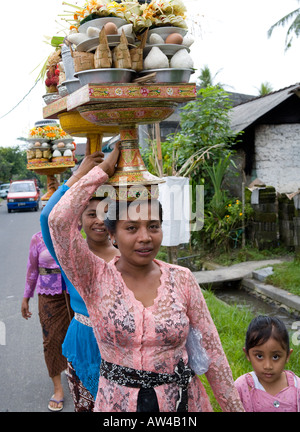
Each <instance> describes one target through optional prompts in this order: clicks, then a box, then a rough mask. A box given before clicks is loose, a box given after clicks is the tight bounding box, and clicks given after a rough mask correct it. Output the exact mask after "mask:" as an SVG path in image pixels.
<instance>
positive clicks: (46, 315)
mask: <svg viewBox="0 0 300 432" xmlns="http://www.w3.org/2000/svg"><path fill="white" fill-rule="evenodd" d="M35 291H36V292H37V294H38V309H39V318H40V323H41V326H42V332H43V348H44V357H45V362H46V366H47V369H48V373H49V376H50V378H51V379H52V382H53V387H54V393H53V396H52V397H51V398H50V401H49V403H48V409H49V410H50V411H61V410H62V409H63V404H64V391H63V387H62V383H61V373H62V372H63V371H64V370H65V369H66V368H67V360H66V358H65V357H64V356H63V355H62V349H61V345H62V343H63V340H64V338H65V335H66V332H67V329H68V327H69V324H70V321H71V318H72V316H73V313H72V311H71V308H70V299H69V295H68V294H67V293H66V290H65V285H64V281H63V278H62V276H61V272H60V269H59V267H58V265H57V264H56V262H55V261H54V259H53V258H52V256H51V255H50V253H49V251H48V249H47V247H46V245H45V243H44V241H43V236H42V233H41V232H37V233H36V234H34V235H33V236H32V239H31V242H30V247H29V257H28V262H27V274H26V284H25V290H24V296H23V301H22V306H21V313H22V316H23V318H25V319H26V320H27V319H28V318H30V317H31V315H32V313H31V312H30V310H29V300H30V298H32V297H33V295H34V292H35Z"/></svg>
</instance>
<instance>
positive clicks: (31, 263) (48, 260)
mask: <svg viewBox="0 0 300 432" xmlns="http://www.w3.org/2000/svg"><path fill="white" fill-rule="evenodd" d="M39 267H42V268H47V269H58V270H59V266H58V265H57V264H56V262H55V261H54V259H53V258H52V256H51V255H50V252H49V251H48V249H47V247H46V245H45V243H44V240H43V236H42V233H41V232H38V233H36V234H34V235H33V236H32V238H31V242H30V246H29V256H28V261H27V274H26V283H25V290H24V297H26V298H30V297H33V295H34V291H35V290H36V292H37V294H47V295H55V294H61V293H62V277H61V274H60V273H58V274H47V275H41V274H39Z"/></svg>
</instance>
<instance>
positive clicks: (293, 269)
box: [265, 260, 300, 296]
mask: <svg viewBox="0 0 300 432" xmlns="http://www.w3.org/2000/svg"><path fill="white" fill-rule="evenodd" d="M265 282H266V283H267V284H271V285H274V286H276V287H277V288H281V289H284V290H286V291H289V292H290V293H292V294H296V295H298V296H300V262H299V260H294V261H290V262H284V263H282V264H276V265H274V266H273V274H272V275H270V276H268V277H267V279H266V281H265Z"/></svg>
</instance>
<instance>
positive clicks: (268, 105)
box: [230, 83, 300, 132]
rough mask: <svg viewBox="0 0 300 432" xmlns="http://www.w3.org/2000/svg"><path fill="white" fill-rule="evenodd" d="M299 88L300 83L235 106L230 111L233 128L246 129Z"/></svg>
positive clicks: (236, 130) (235, 129)
mask: <svg viewBox="0 0 300 432" xmlns="http://www.w3.org/2000/svg"><path fill="white" fill-rule="evenodd" d="M297 90H298V91H299V90H300V83H297V84H294V85H291V86H289V87H286V88H284V89H281V90H278V91H275V92H272V93H269V94H267V95H265V96H259V97H256V98H254V99H251V100H250V101H248V102H245V103H242V104H240V105H237V106H235V107H234V108H232V111H231V113H230V117H231V128H232V129H233V130H234V131H235V132H240V131H242V130H245V129H246V128H247V127H248V126H250V125H251V124H252V123H254V122H255V121H256V120H258V119H259V118H260V117H262V116H263V115H264V114H266V113H267V112H269V111H271V110H272V109H273V108H275V107H276V106H277V105H279V104H281V103H282V102H284V101H285V100H286V99H288V98H289V97H291V95H292V94H293V93H295V92H296V91H297Z"/></svg>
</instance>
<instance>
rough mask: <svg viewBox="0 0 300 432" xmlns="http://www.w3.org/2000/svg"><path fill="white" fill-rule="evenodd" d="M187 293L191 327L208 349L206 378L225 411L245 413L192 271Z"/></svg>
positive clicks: (217, 335) (216, 332)
mask: <svg viewBox="0 0 300 432" xmlns="http://www.w3.org/2000/svg"><path fill="white" fill-rule="evenodd" d="M186 293H189V296H188V298H189V300H188V312H187V313H188V317H189V319H190V325H191V327H193V328H195V329H198V330H199V331H200V332H201V335H202V346H203V347H204V348H205V349H206V352H207V354H208V356H209V359H210V365H209V369H208V371H207V372H206V374H205V375H206V377H207V380H208V382H209V384H210V386H211V388H212V390H213V393H214V395H215V398H216V400H217V401H218V403H219V405H220V407H221V408H222V410H223V411H226V412H243V411H244V408H243V404H242V402H241V400H240V397H239V394H238V392H237V389H236V388H235V386H234V381H233V377H232V372H231V369H230V366H229V364H228V361H227V358H226V355H225V353H224V350H223V347H222V344H221V340H220V337H219V334H218V331H217V329H216V327H215V324H214V322H213V320H212V317H211V315H210V312H209V310H208V307H207V304H206V301H205V299H204V296H203V294H202V292H201V289H200V287H199V285H198V283H197V281H196V279H195V277H194V276H193V274H192V273H191V272H190V273H189V278H188V281H187V286H186Z"/></svg>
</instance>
